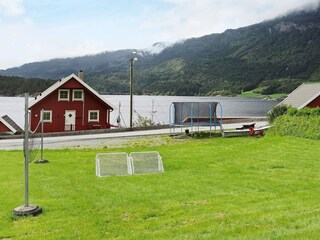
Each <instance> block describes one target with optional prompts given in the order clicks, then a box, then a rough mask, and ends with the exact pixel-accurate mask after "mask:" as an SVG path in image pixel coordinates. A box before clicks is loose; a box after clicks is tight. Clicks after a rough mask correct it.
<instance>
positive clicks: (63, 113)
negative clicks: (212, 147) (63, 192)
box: [29, 71, 114, 132]
mask: <svg viewBox="0 0 320 240" xmlns="http://www.w3.org/2000/svg"><path fill="white" fill-rule="evenodd" d="M81 73H82V71H80V73H79V77H78V76H77V75H75V74H71V75H70V76H68V77H66V78H63V79H61V80H59V81H58V82H56V83H55V84H53V85H52V86H51V87H49V88H48V89H47V90H45V91H44V92H43V93H41V94H40V95H38V96H37V97H36V98H35V100H34V101H33V102H31V103H30V105H29V110H30V111H31V115H30V118H31V119H30V128H31V131H35V130H36V131H37V132H39V130H40V127H39V123H40V121H41V118H40V116H41V110H42V111H43V123H44V124H43V129H44V131H43V132H64V131H78V130H89V129H94V128H110V127H111V124H110V112H111V111H113V109H114V108H113V107H112V105H111V104H110V103H109V102H107V101H106V100H105V99H104V98H102V97H101V96H100V95H99V94H98V93H97V92H96V91H95V90H94V89H92V88H91V87H90V86H89V85H88V84H86V83H85V82H84V81H83V73H82V74H81ZM80 77H81V78H80Z"/></svg>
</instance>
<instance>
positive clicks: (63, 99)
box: [58, 89, 70, 101]
mask: <svg viewBox="0 0 320 240" xmlns="http://www.w3.org/2000/svg"><path fill="white" fill-rule="evenodd" d="M62 91H63V92H67V93H68V97H67V98H60V92H62ZM69 99H70V90H69V89H59V92H58V101H69Z"/></svg>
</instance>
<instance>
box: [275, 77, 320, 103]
mask: <svg viewBox="0 0 320 240" xmlns="http://www.w3.org/2000/svg"><path fill="white" fill-rule="evenodd" d="M318 96H320V83H308V84H306V83H303V84H301V85H300V86H299V87H298V88H296V89H295V90H294V91H293V92H291V93H290V94H289V95H288V97H287V98H285V99H284V100H283V101H282V102H281V103H279V104H278V105H287V106H292V107H295V108H298V109H302V108H304V107H305V106H307V105H308V104H309V103H310V102H312V101H313V100H314V99H316V98H317V97H318Z"/></svg>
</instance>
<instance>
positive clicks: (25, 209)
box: [12, 93, 42, 216]
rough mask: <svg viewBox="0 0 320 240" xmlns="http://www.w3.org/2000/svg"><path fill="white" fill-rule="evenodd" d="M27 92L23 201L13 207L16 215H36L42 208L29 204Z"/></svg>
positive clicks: (26, 96) (26, 103)
mask: <svg viewBox="0 0 320 240" xmlns="http://www.w3.org/2000/svg"><path fill="white" fill-rule="evenodd" d="M28 101H29V94H28V93H25V113H24V142H23V152H24V178H25V203H24V205H23V206H19V207H16V208H15V209H13V211H12V212H13V214H14V215H16V216H30V215H33V216H37V215H39V214H40V213H41V212H42V208H41V207H39V206H36V205H29V161H28V160H29V146H28V141H29V132H28V131H29V115H28V108H29V106H28Z"/></svg>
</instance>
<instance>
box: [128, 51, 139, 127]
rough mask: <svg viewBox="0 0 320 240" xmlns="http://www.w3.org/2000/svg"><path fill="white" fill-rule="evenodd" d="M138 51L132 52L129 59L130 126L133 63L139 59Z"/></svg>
mask: <svg viewBox="0 0 320 240" xmlns="http://www.w3.org/2000/svg"><path fill="white" fill-rule="evenodd" d="M135 55H136V52H132V57H131V58H130V60H129V63H130V128H132V111H133V109H132V105H133V96H132V93H133V63H134V62H135V61H137V60H138V58H135V57H134V56H135Z"/></svg>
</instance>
